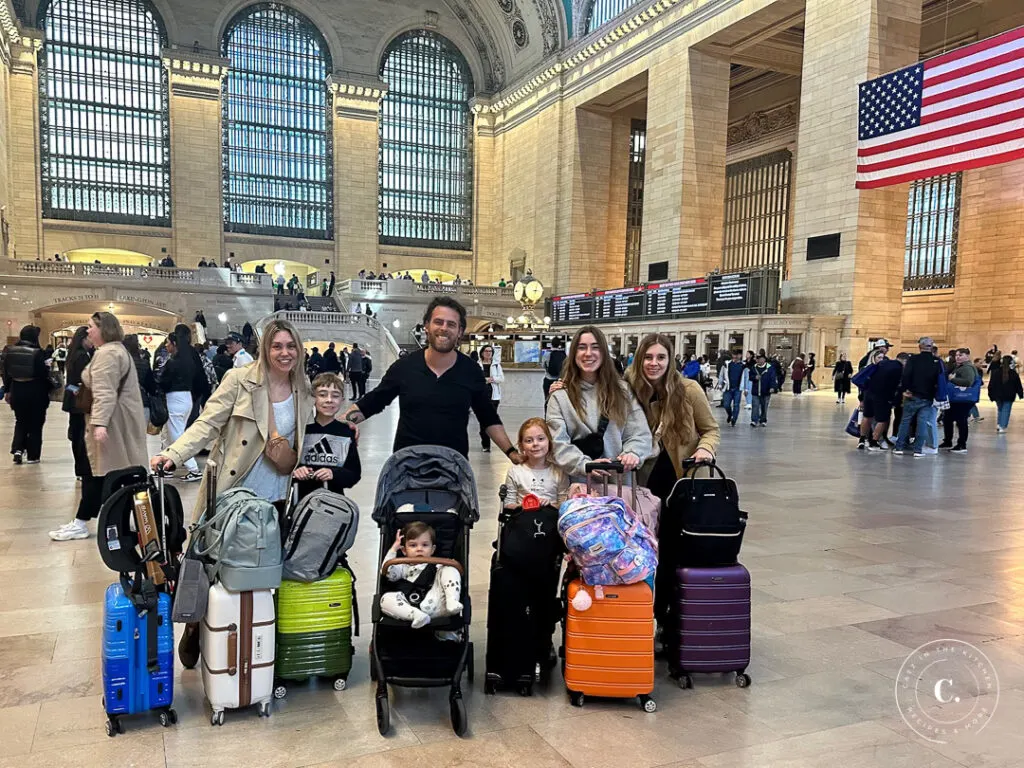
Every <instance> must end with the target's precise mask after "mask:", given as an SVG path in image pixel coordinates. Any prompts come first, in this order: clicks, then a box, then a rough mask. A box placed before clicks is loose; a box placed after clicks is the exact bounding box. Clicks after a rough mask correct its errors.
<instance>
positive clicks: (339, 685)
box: [334, 677, 348, 691]
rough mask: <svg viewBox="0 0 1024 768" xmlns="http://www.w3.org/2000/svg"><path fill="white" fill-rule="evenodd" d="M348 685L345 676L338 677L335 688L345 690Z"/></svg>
mask: <svg viewBox="0 0 1024 768" xmlns="http://www.w3.org/2000/svg"><path fill="white" fill-rule="evenodd" d="M346 687H348V681H347V680H346V679H345V678H344V677H339V678H336V679H335V681H334V690H336V691H344V690H345V688H346Z"/></svg>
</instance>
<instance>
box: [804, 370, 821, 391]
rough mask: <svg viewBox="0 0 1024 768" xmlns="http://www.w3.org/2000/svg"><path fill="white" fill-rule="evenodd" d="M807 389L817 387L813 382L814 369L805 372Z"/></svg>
mask: <svg viewBox="0 0 1024 768" xmlns="http://www.w3.org/2000/svg"><path fill="white" fill-rule="evenodd" d="M806 378H807V389H808V390H811V389H817V388H818V387H817V385H816V384H815V383H814V371H808V372H807V377H806Z"/></svg>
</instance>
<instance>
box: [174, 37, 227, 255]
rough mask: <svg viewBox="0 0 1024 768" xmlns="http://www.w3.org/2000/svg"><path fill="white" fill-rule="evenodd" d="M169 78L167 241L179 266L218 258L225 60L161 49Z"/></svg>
mask: <svg viewBox="0 0 1024 768" xmlns="http://www.w3.org/2000/svg"><path fill="white" fill-rule="evenodd" d="M163 62H164V67H165V68H166V69H167V75H168V81H169V84H170V127H171V242H172V255H173V257H174V261H175V263H176V264H177V265H178V266H179V267H195V266H196V265H197V264H198V263H199V260H200V259H210V258H213V259H215V260H216V262H217V263H218V264H222V263H224V260H223V255H224V206H223V184H224V180H223V178H224V177H223V162H222V157H223V151H222V145H223V140H224V136H223V132H222V131H221V115H222V108H221V92H222V89H221V85H222V83H223V80H224V77H225V76H226V75H227V73H228V64H229V62H228V60H227V59H222V58H220V57H217V56H212V55H209V54H204V53H197V52H194V51H191V50H184V49H177V48H171V49H168V50H166V51H164V53H163Z"/></svg>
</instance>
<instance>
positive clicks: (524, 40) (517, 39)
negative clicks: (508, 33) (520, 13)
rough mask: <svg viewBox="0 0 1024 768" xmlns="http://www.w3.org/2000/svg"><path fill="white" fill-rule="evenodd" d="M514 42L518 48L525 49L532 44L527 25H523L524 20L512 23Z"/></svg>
mask: <svg viewBox="0 0 1024 768" xmlns="http://www.w3.org/2000/svg"><path fill="white" fill-rule="evenodd" d="M512 41H513V42H514V43H515V44H516V47H517V48H525V47H526V46H527V45H529V44H530V36H529V34H527V32H526V24H525V23H523V20H522V19H516V20H515V21H513V22H512Z"/></svg>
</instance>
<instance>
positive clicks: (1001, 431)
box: [996, 427, 1006, 435]
mask: <svg viewBox="0 0 1024 768" xmlns="http://www.w3.org/2000/svg"><path fill="white" fill-rule="evenodd" d="M1005 431H1006V428H1005V427H996V434H997V435H1001V434H1003V432H1005Z"/></svg>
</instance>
